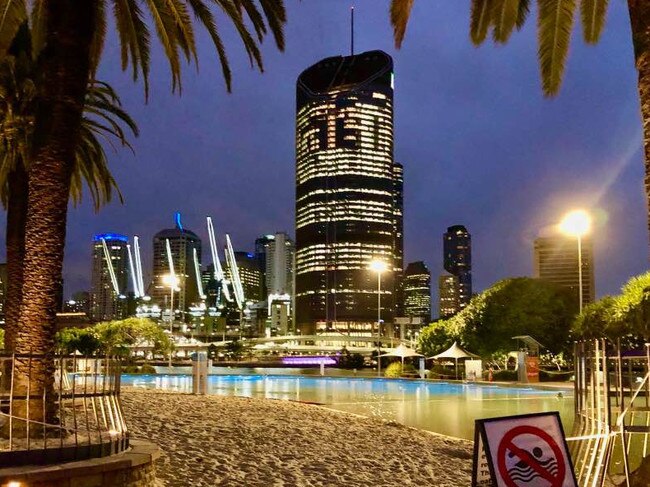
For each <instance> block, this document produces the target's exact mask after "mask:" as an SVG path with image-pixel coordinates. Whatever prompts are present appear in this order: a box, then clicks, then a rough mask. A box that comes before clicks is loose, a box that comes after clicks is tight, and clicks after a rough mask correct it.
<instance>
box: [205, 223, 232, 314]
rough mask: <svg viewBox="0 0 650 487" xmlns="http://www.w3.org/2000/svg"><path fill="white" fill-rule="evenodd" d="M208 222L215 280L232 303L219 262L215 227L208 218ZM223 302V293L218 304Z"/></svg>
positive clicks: (218, 297) (218, 298)
mask: <svg viewBox="0 0 650 487" xmlns="http://www.w3.org/2000/svg"><path fill="white" fill-rule="evenodd" d="M206 220H207V222H208V240H209V242H210V252H211V253H212V264H213V265H214V279H215V280H216V281H217V282H219V283H221V289H223V295H224V296H225V298H226V301H228V302H230V301H232V297H231V296H230V291H228V284H227V283H226V281H225V279H224V275H223V268H222V267H221V262H220V261H219V252H218V251H217V242H216V239H215V236H214V226H213V225H212V218H211V217H207V218H206ZM220 301H221V293H219V295H218V296H217V302H220Z"/></svg>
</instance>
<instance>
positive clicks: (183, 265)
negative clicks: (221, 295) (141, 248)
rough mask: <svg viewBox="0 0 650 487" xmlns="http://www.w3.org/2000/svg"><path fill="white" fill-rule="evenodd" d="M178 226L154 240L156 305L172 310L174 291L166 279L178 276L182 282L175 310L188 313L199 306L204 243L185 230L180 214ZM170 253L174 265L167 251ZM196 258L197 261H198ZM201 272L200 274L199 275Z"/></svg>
mask: <svg viewBox="0 0 650 487" xmlns="http://www.w3.org/2000/svg"><path fill="white" fill-rule="evenodd" d="M175 221H176V226H175V227H174V228H168V229H165V230H161V231H160V232H158V233H157V234H156V235H154V237H153V289H152V292H151V298H152V301H153V302H154V303H156V304H158V305H159V306H160V307H161V308H163V309H165V308H168V307H169V306H170V301H171V289H170V286H169V284H167V283H166V282H165V276H169V275H170V274H174V275H175V276H176V278H177V279H178V288H179V289H180V290H179V291H176V290H175V291H174V309H177V310H181V312H185V311H186V310H187V309H188V308H189V307H190V306H192V305H195V304H199V303H200V301H201V292H200V289H199V285H198V283H199V282H200V281H201V274H200V268H201V239H200V238H199V237H198V236H197V235H196V233H194V232H192V231H191V230H188V229H187V228H184V227H183V225H182V223H181V217H180V214H178V213H177V214H176V216H175ZM167 242H169V251H170V254H171V262H170V259H169V255H168V250H167ZM195 256H196V257H195ZM197 269H199V272H198V274H197Z"/></svg>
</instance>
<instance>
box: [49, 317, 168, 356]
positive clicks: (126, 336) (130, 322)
mask: <svg viewBox="0 0 650 487" xmlns="http://www.w3.org/2000/svg"><path fill="white" fill-rule="evenodd" d="M56 341H57V345H58V347H59V349H60V350H61V351H62V352H63V353H74V352H75V351H78V352H80V353H81V354H83V355H92V354H94V353H104V354H107V355H123V356H125V355H129V354H130V347H133V346H135V347H137V346H145V345H149V346H152V347H153V352H154V353H167V352H169V351H170V350H172V348H173V345H172V342H171V340H170V339H169V336H167V334H166V333H165V332H164V331H163V329H162V328H161V327H160V326H159V325H158V324H156V323H155V322H154V321H152V320H149V319H144V318H127V319H125V320H119V321H107V322H103V323H98V324H96V325H94V326H92V327H89V328H65V329H63V330H61V331H59V332H58V333H57V336H56Z"/></svg>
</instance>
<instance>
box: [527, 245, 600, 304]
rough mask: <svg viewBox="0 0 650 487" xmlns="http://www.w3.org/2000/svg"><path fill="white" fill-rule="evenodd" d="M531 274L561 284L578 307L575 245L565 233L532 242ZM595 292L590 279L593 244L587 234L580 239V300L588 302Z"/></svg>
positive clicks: (584, 302) (590, 301)
mask: <svg viewBox="0 0 650 487" xmlns="http://www.w3.org/2000/svg"><path fill="white" fill-rule="evenodd" d="M533 266H534V274H533V276H534V277H536V278H539V279H544V280H546V281H550V282H553V283H555V284H558V285H560V286H562V287H565V288H567V289H569V290H571V292H572V293H573V295H574V296H575V300H576V301H575V302H576V307H577V306H578V302H579V300H578V288H579V280H580V279H579V275H578V244H577V241H576V239H575V237H568V236H565V235H557V236H549V237H540V238H537V239H535V244H534V263H533ZM595 295H596V286H595V282H594V245H593V240H592V239H591V237H588V236H587V237H583V238H582V303H583V304H588V303H592V302H593V301H594V299H595Z"/></svg>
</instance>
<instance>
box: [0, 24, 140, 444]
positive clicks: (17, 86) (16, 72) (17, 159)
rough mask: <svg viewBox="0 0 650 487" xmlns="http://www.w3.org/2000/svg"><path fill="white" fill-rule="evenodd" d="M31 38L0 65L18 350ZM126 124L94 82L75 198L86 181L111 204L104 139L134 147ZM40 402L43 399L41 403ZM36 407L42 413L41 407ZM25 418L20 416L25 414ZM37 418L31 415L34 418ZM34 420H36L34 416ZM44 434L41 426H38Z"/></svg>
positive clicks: (3, 195)
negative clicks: (128, 137) (129, 139)
mask: <svg viewBox="0 0 650 487" xmlns="http://www.w3.org/2000/svg"><path fill="white" fill-rule="evenodd" d="M30 41H31V36H30V33H29V29H28V28H27V27H26V25H25V26H23V28H21V31H20V32H19V34H18V35H17V36H16V38H15V40H14V43H13V44H12V48H11V50H10V53H11V54H10V55H9V56H7V57H5V58H4V59H3V60H2V61H0V200H1V202H2V204H3V205H4V206H5V208H6V209H7V232H6V235H7V263H8V264H7V274H8V277H9V279H8V285H7V300H6V307H5V311H6V313H5V327H6V344H5V347H4V348H5V349H6V350H9V351H12V350H13V349H14V340H15V337H16V334H17V332H18V331H19V327H18V311H19V309H20V304H21V301H22V285H23V259H24V247H25V240H24V235H25V230H26V229H25V225H26V217H27V211H28V199H27V195H28V177H27V175H28V173H29V166H30V155H31V147H32V145H33V142H34V122H35V114H36V110H37V101H38V100H37V96H36V89H35V82H34V78H35V77H36V76H37V73H36V72H35V67H36V63H35V60H34V59H33V56H32V52H31V48H30V46H31V42H30ZM122 125H125V126H127V127H128V128H129V129H130V130H131V131H132V132H133V133H134V135H136V136H137V134H138V130H137V127H136V125H135V123H134V122H133V120H131V118H130V117H129V116H128V114H126V112H124V110H123V109H122V108H121V106H120V100H119V98H118V96H117V94H116V93H115V92H114V91H113V89H112V88H111V87H110V86H109V85H108V84H106V83H103V82H97V81H92V82H91V83H90V85H89V88H88V91H87V94H86V107H85V112H84V117H83V122H82V126H81V130H80V133H81V136H80V141H79V144H78V146H77V147H76V150H75V160H74V168H73V173H72V178H71V185H70V195H69V197H70V199H71V200H72V201H73V203H75V204H77V203H79V202H80V201H81V196H82V187H83V182H84V181H85V183H86V186H87V187H88V190H89V193H90V195H91V199H92V201H93V203H94V206H95V209H96V210H97V209H99V207H100V206H101V205H102V204H104V203H107V202H109V201H110V200H111V198H112V195H113V192H114V191H117V193H118V195H119V197H120V199H121V195H120V194H119V190H118V189H117V184H116V182H115V180H114V179H113V177H112V175H111V174H110V172H109V170H108V161H107V159H106V154H105V152H104V149H103V147H102V144H101V143H100V141H99V138H98V137H102V138H106V139H107V140H108V141H109V142H110V141H111V139H116V140H117V141H118V142H119V143H120V144H121V145H123V146H128V147H130V145H129V142H128V140H127V139H126V134H125V132H124V130H123V128H122ZM24 365H27V367H29V365H28V364H24V363H22V362H21V361H20V360H17V362H16V370H15V373H14V377H13V380H14V389H15V390H19V389H21V387H23V386H25V387H26V382H25V380H24V379H26V377H27V374H25V373H24V372H25V371H23V370H21V368H22V367H23V366H24ZM10 377H11V370H5V371H3V377H2V379H3V382H7V381H8V380H9V379H10ZM36 402H38V401H36ZM31 406H32V408H36V409H40V410H42V405H41V404H38V405H37V404H32V405H31ZM14 408H15V410H16V411H17V412H20V411H24V412H25V413H26V411H27V409H26V403H25V402H24V401H18V402H17V403H16V404H14ZM19 414H20V413H19ZM30 416H31V415H30ZM32 419H34V418H32ZM24 429H25V424H24V423H18V422H17V423H15V429H14V433H16V434H18V435H20V434H21V432H23V431H24ZM37 430H38V428H37Z"/></svg>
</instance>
